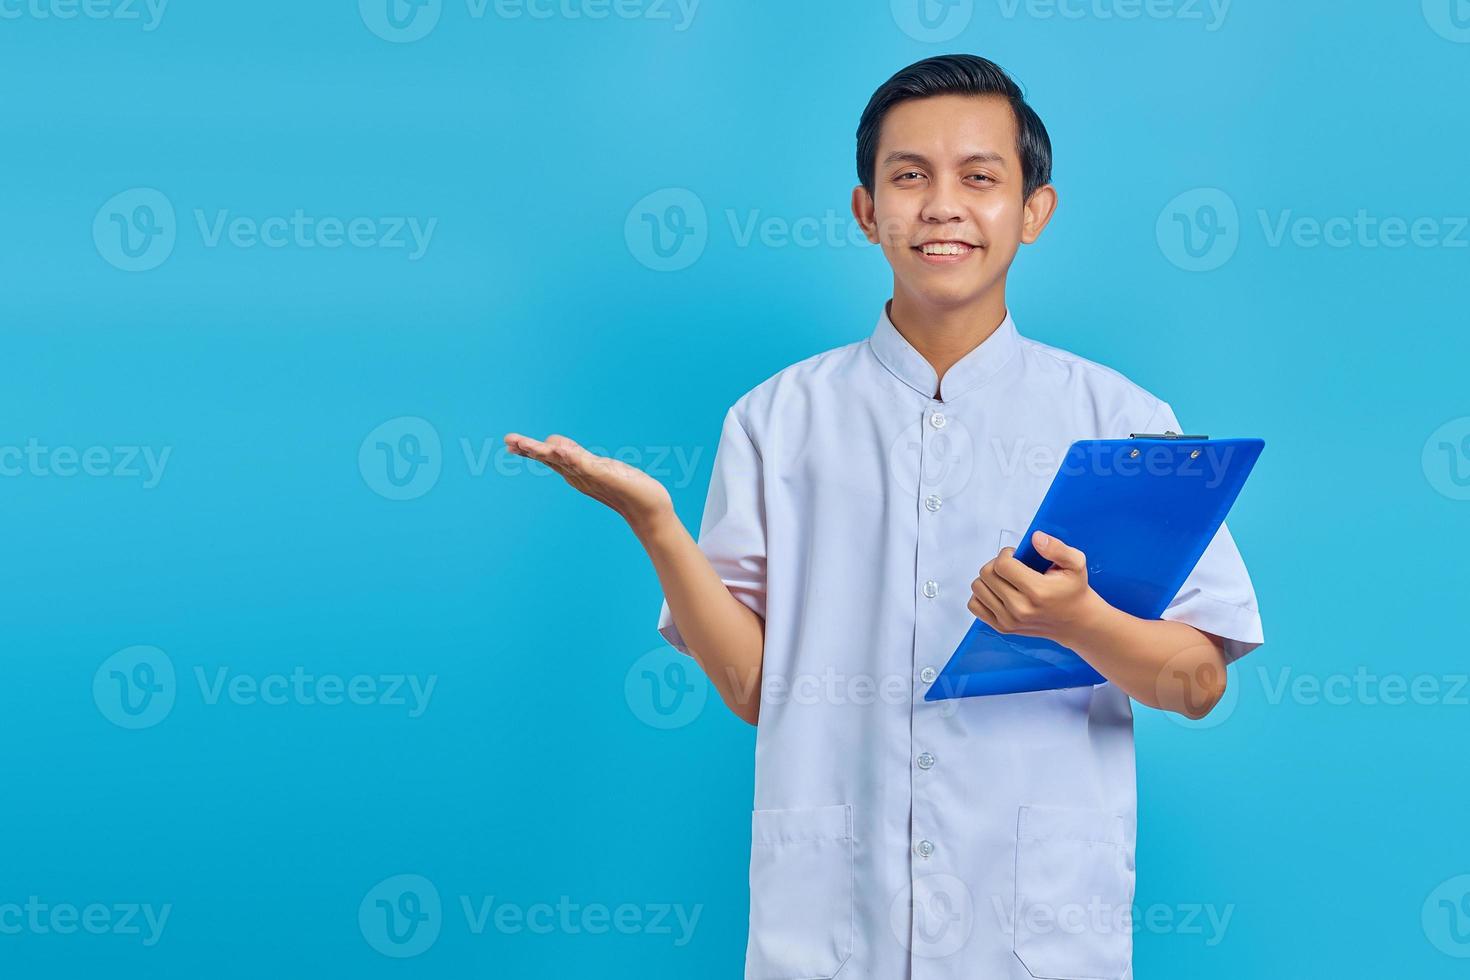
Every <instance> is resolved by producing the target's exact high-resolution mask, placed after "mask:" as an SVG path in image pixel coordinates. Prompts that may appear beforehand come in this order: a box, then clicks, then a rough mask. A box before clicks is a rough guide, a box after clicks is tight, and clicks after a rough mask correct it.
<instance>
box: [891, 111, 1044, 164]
mask: <svg viewBox="0 0 1470 980" xmlns="http://www.w3.org/2000/svg"><path fill="white" fill-rule="evenodd" d="M1017 136H1018V133H1017V131H1016V114H1015V113H1014V112H1013V111H1012V110H1011V104H1010V102H1008V101H1007V100H1006V99H1004V98H1003V97H1001V96H999V95H936V96H933V97H931V98H927V99H909V100H908V101H906V102H900V103H899V104H898V105H896V106H894V107H893V108H892V109H889V110H888V113H887V115H885V116H884V117H883V126H882V129H881V130H880V131H879V133H878V161H879V165H880V166H881V165H882V160H883V158H884V156H885V155H887V154H889V153H893V152H899V151H906V152H912V153H921V154H923V155H924V156H927V157H929V158H930V159H932V160H936V161H938V162H941V163H942V162H944V161H946V160H948V159H951V158H954V159H959V158H963V157H966V156H968V155H970V154H971V153H978V152H985V151H989V152H994V153H999V154H1000V155H1001V156H1002V157H1003V158H1005V159H1006V160H1007V161H1013V162H1014V161H1017V160H1019V157H1020V152H1019V150H1018V149H1017Z"/></svg>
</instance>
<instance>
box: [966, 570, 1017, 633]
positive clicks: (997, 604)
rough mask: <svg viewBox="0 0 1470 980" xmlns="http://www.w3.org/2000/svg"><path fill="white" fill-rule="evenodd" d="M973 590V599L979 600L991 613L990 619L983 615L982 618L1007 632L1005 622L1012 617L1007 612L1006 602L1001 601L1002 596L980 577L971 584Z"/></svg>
mask: <svg viewBox="0 0 1470 980" xmlns="http://www.w3.org/2000/svg"><path fill="white" fill-rule="evenodd" d="M971 592H972V593H973V598H972V601H974V602H978V603H979V604H980V605H981V606H983V607H985V609H986V611H987V612H989V613H990V618H989V619H985V617H983V616H981V617H980V618H981V619H985V621H986V622H987V623H989V624H990V625H991V626H994V627H995V628H996V629H998V630H1000V631H1001V632H1005V631H1006V629H1005V626H1004V624H1005V623H1007V622H1009V621H1010V617H1009V615H1008V614H1007V613H1006V604H1005V603H1004V602H1002V601H1001V599H1000V596H998V595H996V594H995V592H994V590H992V589H991V588H990V586H988V585H986V584H985V583H984V582H983V581H982V580H980V579H976V580H975V582H974V584H973V585H972V586H971Z"/></svg>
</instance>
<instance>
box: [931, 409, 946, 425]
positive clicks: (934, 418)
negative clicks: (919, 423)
mask: <svg viewBox="0 0 1470 980" xmlns="http://www.w3.org/2000/svg"><path fill="white" fill-rule="evenodd" d="M948 421H949V419H947V418H945V417H944V413H943V412H935V413H934V414H933V415H931V416H929V424H930V425H932V426H934V428H936V429H942V428H944V423H946V422H948Z"/></svg>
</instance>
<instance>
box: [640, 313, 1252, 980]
mask: <svg viewBox="0 0 1470 980" xmlns="http://www.w3.org/2000/svg"><path fill="white" fill-rule="evenodd" d="M936 390H938V391H939V395H940V397H935V393H936ZM1165 430H1173V431H1176V432H1177V431H1183V430H1182V428H1181V427H1180V424H1179V422H1178V420H1177V419H1176V418H1175V417H1174V413H1173V411H1171V409H1170V408H1169V406H1168V404H1166V403H1164V402H1162V401H1160V400H1159V399H1157V398H1155V397H1154V396H1153V395H1151V394H1149V393H1148V392H1146V391H1144V390H1143V389H1141V388H1139V387H1138V386H1136V385H1134V384H1132V383H1131V382H1129V381H1128V380H1127V379H1126V378H1124V377H1123V376H1122V375H1120V374H1118V373H1117V372H1115V371H1112V370H1109V369H1108V368H1105V367H1102V366H1100V365H1097V364H1094V363H1092V362H1090V361H1087V360H1084V359H1082V358H1080V357H1077V356H1075V355H1073V354H1069V353H1066V352H1065V351H1061V350H1058V349H1056V348H1053V347H1049V346H1046V345H1045V344H1040V343H1037V342H1036V341H1033V340H1029V339H1026V338H1023V337H1021V336H1019V335H1018V334H1017V332H1016V328H1015V325H1014V323H1013V322H1012V321H1011V318H1010V317H1009V315H1008V316H1007V317H1006V319H1005V321H1004V322H1003V323H1002V324H1001V326H1000V327H999V329H997V330H996V331H995V333H994V334H993V335H991V336H990V337H989V338H987V339H986V340H985V342H984V343H982V344H981V345H980V346H979V347H977V348H975V349H974V350H973V351H971V352H970V353H969V354H967V355H965V357H964V358H962V359H961V360H960V361H959V362H958V363H957V364H955V365H954V366H953V367H951V368H950V369H949V371H948V372H947V373H946V374H945V376H944V379H943V384H942V387H941V386H937V385H936V377H935V372H934V369H933V368H932V367H931V366H930V365H929V363H928V362H927V361H926V360H925V359H924V357H923V356H922V355H921V354H919V352H918V351H917V350H915V349H914V348H913V346H912V345H910V344H909V343H908V342H907V341H906V340H905V339H904V338H903V335H902V334H900V333H899V332H898V331H897V330H896V329H895V328H894V326H893V324H892V322H891V321H890V320H889V318H888V315H887V311H886V310H885V311H884V313H883V315H882V316H881V317H880V318H879V320H878V325H877V328H876V329H875V330H874V331H873V333H872V336H871V337H869V338H868V339H866V340H864V341H861V342H858V343H854V344H849V345H847V346H845V347H840V348H837V349H835V350H831V351H827V352H826V353H823V354H818V355H816V356H814V357H811V358H808V359H807V360H804V361H801V362H800V363H798V364H794V365H792V366H791V367H789V368H787V369H785V370H784V371H781V372H780V373H779V374H777V375H775V376H774V377H772V378H770V379H768V380H767V381H765V382H763V383H762V384H760V385H758V386H757V387H756V388H754V389H753V390H751V391H749V392H747V393H746V394H745V395H743V396H742V397H741V398H740V400H739V401H737V402H736V403H735V405H734V406H733V407H732V408H731V409H730V410H729V412H728V413H727V415H726V416H725V420H724V429H723V432H722V434H721V437H720V443H719V448H718V450H717V452H716V455H715V463H714V473H713V476H712V478H711V483H710V487H709V496H708V500H707V502H706V505H705V511H704V519H703V522H702V525H701V528H700V535H699V545H700V548H701V549H702V550H703V551H704V553H705V554H706V555H708V556H709V559H710V561H711V562H712V564H713V565H714V568H715V570H716V571H717V572H718V573H719V574H720V576H721V578H722V579H723V580H724V581H725V584H726V585H727V586H728V587H729V589H730V591H731V592H732V593H733V594H734V595H735V597H736V598H738V599H739V600H740V601H741V602H744V603H745V604H746V605H747V606H749V607H750V608H751V609H753V610H754V611H755V612H757V613H759V614H761V615H762V616H763V617H764V618H765V659H764V670H763V679H762V703H761V708H760V723H759V725H758V727H757V733H756V764H755V781H756V785H755V812H754V813H753V814H752V821H751V834H752V841H751V860H750V889H751V907H750V939H749V945H748V947H747V951H746V972H745V976H746V977H747V978H749V980H798V978H825V977H835V976H840V977H842V978H845V980H858V978H875V980H897V978H904V977H910V976H911V977H913V978H914V980H929V978H936V980H937V978H951V977H952V978H961V977H963V978H966V980H974V978H986V980H1001V978H1017V980H1024V978H1027V977H1048V978H1071V977H1088V978H1126V977H1129V976H1131V956H1132V931H1131V924H1130V919H1129V910H1130V908H1131V905H1132V902H1133V886H1134V873H1133V854H1134V840H1135V815H1136V795H1135V788H1134V756H1133V715H1132V708H1131V704H1130V701H1129V699H1128V697H1127V696H1126V695H1125V694H1124V693H1123V692H1122V691H1120V690H1118V689H1117V688H1116V687H1115V686H1114V685H1112V684H1102V685H1100V686H1098V687H1092V688H1078V689H1072V690H1064V691H1043V692H1037V693H1031V694H1012V695H1003V696H992V697H978V698H963V699H957V700H944V701H936V702H926V701H924V700H923V696H924V693H925V691H926V690H927V689H928V687H929V685H930V683H932V682H933V680H934V678H935V676H936V674H937V672H938V671H939V670H940V669H941V668H943V666H944V665H945V663H946V661H947V660H948V658H949V655H950V653H951V652H953V650H954V648H955V646H956V644H957V643H958V642H959V640H960V638H961V637H962V636H964V634H965V631H966V630H967V629H968V628H969V626H970V624H971V623H972V622H973V621H974V617H973V616H972V615H971V613H970V612H969V610H968V609H967V608H966V603H967V602H968V601H969V598H970V583H971V581H972V580H973V579H974V578H975V576H976V575H977V574H978V573H979V570H980V567H981V565H983V564H984V563H985V562H987V561H989V560H990V559H991V558H993V557H995V555H996V553H997V552H998V551H999V550H1000V548H1001V547H1002V546H1004V545H1015V544H1016V543H1017V541H1018V539H1019V535H1020V533H1021V532H1023V531H1024V530H1025V528H1026V527H1027V526H1028V525H1029V523H1030V520H1031V517H1032V516H1033V515H1034V514H1035V512H1036V508H1037V506H1038V505H1039V504H1040V502H1041V499H1042V497H1043V495H1044V494H1045V491H1046V489H1047V487H1048V485H1049V484H1050V483H1051V479H1052V476H1053V475H1054V474H1055V472H1056V470H1057V469H1058V467H1059V465H1060V463H1061V460H1062V458H1063V456H1064V454H1065V452H1066V450H1067V448H1068V446H1069V445H1071V443H1072V442H1073V441H1074V440H1077V439H1093V438H1122V437H1126V436H1128V435H1129V434H1130V433H1133V432H1163V431H1165ZM1164 618H1166V619H1171V620H1178V621H1181V622H1185V623H1189V624H1190V625H1192V626H1195V627H1197V628H1199V629H1201V630H1206V631H1208V632H1211V633H1214V634H1216V635H1219V636H1222V637H1224V638H1226V640H1227V643H1226V656H1227V658H1228V659H1230V660H1234V659H1236V658H1237V657H1239V656H1241V655H1242V654H1244V653H1246V652H1248V651H1250V650H1252V649H1254V648H1255V647H1256V646H1258V645H1259V644H1260V643H1261V641H1262V639H1263V636H1262V632H1261V621H1260V617H1259V615H1258V613H1257V610H1256V599H1255V594H1254V591H1253V589H1252V587H1251V583H1250V579H1249V577H1248V576H1247V574H1246V570H1245V566H1244V564H1243V563H1242V561H1241V558H1240V554H1239V552H1238V551H1237V550H1236V547H1235V544H1234V542H1233V541H1232V540H1231V537H1230V534H1229V532H1228V530H1226V529H1225V528H1223V527H1222V528H1221V530H1220V531H1219V533H1218V534H1217V535H1216V537H1215V539H1214V541H1213V542H1212V543H1211V545H1210V546H1209V548H1208V549H1207V550H1206V552H1205V554H1204V557H1203V558H1202V559H1201V560H1200V562H1199V565H1198V566H1197V567H1196V568H1195V570H1194V572H1193V573H1192V574H1191V575H1190V576H1189V579H1188V581H1187V582H1186V583H1185V585H1184V587H1183V589H1182V590H1181V591H1180V593H1179V595H1178V597H1177V598H1176V599H1175V600H1174V602H1173V603H1172V604H1171V605H1170V606H1169V609H1168V611H1167V612H1166V613H1165V614H1164ZM659 631H660V633H662V634H663V636H664V637H665V638H666V639H667V640H668V641H669V642H670V643H672V644H673V645H674V646H675V647H677V648H678V649H680V650H682V651H683V652H685V653H688V648H687V646H685V644H684V641H683V638H682V637H681V636H680V634H679V631H678V628H677V627H676V626H675V624H674V623H673V620H672V617H671V616H670V613H669V608H668V603H667V601H665V603H664V605H663V608H662V610H661V611H660V618H659Z"/></svg>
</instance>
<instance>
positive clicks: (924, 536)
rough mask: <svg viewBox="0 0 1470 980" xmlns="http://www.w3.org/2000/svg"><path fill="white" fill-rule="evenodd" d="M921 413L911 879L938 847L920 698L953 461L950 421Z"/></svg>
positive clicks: (930, 675) (933, 409) (935, 672)
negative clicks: (947, 483)
mask: <svg viewBox="0 0 1470 980" xmlns="http://www.w3.org/2000/svg"><path fill="white" fill-rule="evenodd" d="M926 413H927V417H926V424H925V425H923V426H922V427H921V431H922V433H923V435H922V437H921V440H920V442H921V446H922V449H921V459H920V466H919V485H918V488H917V492H916V495H915V496H916V498H917V499H916V501H915V503H916V504H917V505H918V506H917V507H916V509H915V512H914V514H915V517H916V519H917V520H918V528H917V532H918V533H917V537H916V545H917V546H916V556H915V557H916V565H915V569H916V570H917V572H918V575H917V578H918V588H917V592H918V595H919V597H920V598H919V599H918V606H917V608H916V609H915V621H914V629H915V635H914V654H915V656H916V657H918V658H919V661H918V662H919V664H922V667H920V669H919V670H918V671H917V674H916V675H911V676H915V677H916V680H917V682H916V683H915V684H914V696H913V702H912V707H911V709H910V710H911V711H912V712H913V717H912V723H911V725H910V727H909V731H910V732H911V736H910V737H911V739H912V743H911V744H912V750H911V755H910V756H909V758H910V760H911V761H910V766H911V769H910V802H911V810H910V812H911V821H912V822H911V826H912V828H913V837H912V840H913V844H912V849H913V854H914V858H913V861H914V864H913V867H912V872H913V874H915V875H918V874H922V873H928V871H927V870H925V871H921V870H920V865H923V864H931V863H932V862H934V861H938V860H939V859H938V858H936V857H935V854H936V852H937V850H938V848H939V844H938V843H936V841H935V840H934V839H933V838H932V837H931V836H930V835H932V834H933V833H934V831H935V829H936V828H937V827H939V826H940V821H939V819H938V812H937V806H938V804H937V802H936V797H935V793H936V790H937V791H939V792H941V793H942V790H943V787H942V784H939V783H935V782H934V780H935V779H937V778H938V774H937V773H934V772H932V771H931V770H934V769H935V768H936V765H937V762H938V759H937V756H936V754H935V752H934V751H933V750H934V749H935V747H936V746H935V743H934V738H933V737H931V735H930V729H931V728H933V727H934V726H935V725H936V724H937V718H938V716H937V715H936V714H935V713H934V712H933V710H932V709H933V707H934V705H931V704H929V703H927V702H925V701H924V700H923V696H924V693H925V690H926V688H927V687H928V685H931V684H933V683H934V682H935V681H936V680H937V679H938V677H939V669H938V666H937V665H936V664H935V663H932V662H930V663H925V661H927V660H929V659H930V658H931V657H932V656H934V651H932V650H930V649H928V647H929V646H930V645H931V644H932V643H933V639H934V636H935V634H936V632H937V631H938V624H939V616H940V611H941V609H943V608H944V607H943V606H941V605H940V603H939V601H938V600H939V597H940V596H941V595H945V594H946V591H945V589H946V586H945V583H944V582H943V577H944V576H943V574H942V572H941V569H942V568H943V566H942V565H941V564H940V562H941V560H942V556H943V553H944V552H943V548H942V542H943V533H944V530H945V525H946V524H948V523H950V522H948V521H943V520H942V518H941V517H940V510H941V509H942V508H943V506H944V498H943V496H942V491H943V490H944V487H942V486H940V485H939V481H941V480H944V479H946V477H947V474H948V473H949V468H948V464H949V463H951V462H952V460H950V459H947V458H941V454H952V453H953V445H952V444H953V442H954V440H953V439H952V438H951V436H950V433H949V432H948V431H946V428H945V427H946V426H947V425H948V424H949V422H950V421H951V420H950V419H949V418H947V417H946V415H945V413H944V412H943V411H941V410H940V403H938V402H930V403H929V405H928V406H927V407H926ZM956 424H958V422H957V421H956ZM916 666H917V665H916ZM939 730H942V728H941V729H936V733H937V731H939ZM941 863H942V862H941Z"/></svg>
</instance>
